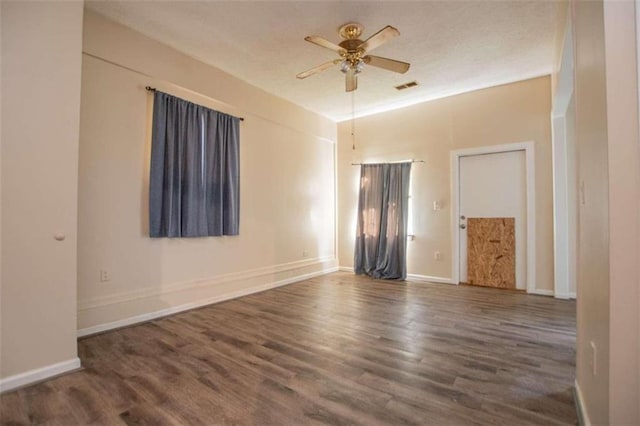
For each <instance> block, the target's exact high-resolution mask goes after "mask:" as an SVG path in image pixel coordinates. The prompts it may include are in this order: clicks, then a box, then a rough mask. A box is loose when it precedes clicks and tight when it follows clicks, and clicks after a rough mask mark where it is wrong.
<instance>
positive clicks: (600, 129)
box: [573, 2, 610, 424]
mask: <svg viewBox="0 0 640 426" xmlns="http://www.w3.org/2000/svg"><path fill="white" fill-rule="evenodd" d="M574 6H575V7H574V21H573V25H574V31H575V33H574V40H575V48H576V50H575V58H576V63H575V108H576V140H577V146H578V150H577V151H578V152H577V154H578V155H577V159H578V167H577V169H578V186H579V206H578V215H579V217H578V223H579V226H578V293H577V300H578V302H577V319H578V330H577V342H576V352H577V354H576V358H577V359H576V362H577V365H576V379H577V384H578V387H579V389H580V393H581V395H582V397H583V401H584V405H585V407H586V411H587V416H588V418H589V419H590V420H591V422H593V423H594V424H607V423H608V420H609V404H608V394H609V392H608V389H609V324H610V323H609V226H608V220H609V211H608V201H609V200H608V196H609V194H608V192H609V191H608V190H609V188H608V172H609V171H608V167H607V157H608V153H607V111H606V81H605V62H604V27H603V8H602V2H577V3H575V4H574ZM591 342H593V344H594V345H595V346H596V351H597V360H596V361H597V364H596V368H597V371H596V374H595V375H594V374H593V373H592V360H591V347H590V345H591Z"/></svg>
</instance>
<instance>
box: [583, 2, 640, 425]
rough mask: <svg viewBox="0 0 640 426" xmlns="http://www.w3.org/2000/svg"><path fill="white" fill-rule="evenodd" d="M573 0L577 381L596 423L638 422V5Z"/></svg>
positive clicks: (588, 413) (586, 411)
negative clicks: (577, 197)
mask: <svg viewBox="0 0 640 426" xmlns="http://www.w3.org/2000/svg"><path fill="white" fill-rule="evenodd" d="M572 6H573V20H574V31H575V43H576V93H575V95H576V98H575V100H576V140H577V147H578V180H579V185H580V187H583V188H584V189H583V190H581V192H582V193H583V195H582V196H581V197H580V198H581V199H580V202H579V215H580V216H579V242H578V279H579V285H578V340H577V371H576V385H577V387H578V389H579V394H580V396H581V398H582V401H581V402H582V407H583V412H584V414H585V417H586V418H587V419H589V420H590V421H591V423H592V424H612V425H627V424H629V425H631V424H639V423H640V408H639V407H640V404H639V402H640V374H639V371H640V370H639V363H640V357H639V353H640V338H639V333H640V328H639V324H638V319H639V318H640V317H639V315H640V309H639V289H638V277H639V276H640V266H639V262H638V259H639V258H640V216H639V214H640V208H639V205H638V203H639V202H640V149H639V148H640V146H639V139H638V130H639V123H638V85H637V82H638V80H637V78H638V74H637V67H636V65H637V62H636V40H637V38H636V22H635V8H634V3H633V2H605V3H603V2H600V1H597V2H596V1H591V2H578V1H576V2H574V3H573V5H572ZM592 343H593V344H594V345H595V346H596V350H597V356H596V364H595V365H596V368H595V369H594V365H593V362H594V361H593V353H592V349H591V347H590V345H591V344H592ZM594 370H595V371H594Z"/></svg>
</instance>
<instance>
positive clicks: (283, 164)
mask: <svg viewBox="0 0 640 426" xmlns="http://www.w3.org/2000/svg"><path fill="white" fill-rule="evenodd" d="M84 51H85V55H84V57H83V75H82V77H83V78H82V117H81V132H80V135H81V137H80V187H79V223H78V226H79V241H78V249H79V256H78V259H79V268H78V291H79V295H78V296H79V322H78V324H79V325H78V326H79V329H81V330H84V332H87V331H89V332H90V331H96V330H97V329H100V327H102V326H104V325H105V324H108V323H113V322H116V321H121V320H126V319H127V318H131V317H138V319H140V317H139V316H141V315H142V316H144V315H148V314H151V313H153V312H158V311H163V312H167V310H172V309H177V308H178V307H189V306H194V305H195V304H200V303H204V302H207V301H214V300H219V299H221V298H225V297H230V296H232V295H238V294H241V293H243V292H250V291H253V290H257V289H263V288H265V287H264V286H269V285H271V284H273V283H276V282H280V281H283V280H290V279H295V277H302V276H308V274H314V273H321V272H322V271H327V270H331V268H333V267H335V266H336V265H337V261H336V253H335V189H334V188H335V165H334V161H335V140H336V125H335V123H333V122H331V121H329V120H327V119H325V118H322V117H320V116H318V115H315V114H312V113H310V112H308V111H306V110H304V109H302V108H299V107H297V106H294V105H293V104H290V103H288V102H286V101H284V100H282V99H280V98H277V97H275V96H272V95H268V94H266V93H265V92H262V91H261V90H258V89H257V88H254V87H252V86H249V85H248V84H246V83H244V82H242V81H240V80H237V79H235V78H234V77H232V76H230V75H228V74H224V73H222V72H221V71H219V70H217V69H215V68H212V67H210V66H207V65H205V64H203V63H201V62H198V61H196V60H194V59H191V58H189V57H187V56H185V55H183V54H181V53H179V52H178V51H176V50H173V49H171V48H169V47H167V46H165V45H162V44H160V43H157V42H154V41H152V40H150V39H148V38H146V37H144V36H142V35H141V34H139V33H136V32H134V31H132V30H129V29H127V28H125V27H122V26H120V25H117V24H115V23H112V22H110V21H108V20H106V19H104V18H102V17H100V16H98V15H96V14H93V13H91V12H86V17H85V34H84ZM96 57H98V58H103V59H106V61H105V60H102V59H98V58H96ZM107 61H108V62H107ZM110 62H112V63H110ZM113 62H115V63H116V64H121V65H123V66H125V67H126V68H129V69H125V68H123V67H120V66H117V65H114V64H113ZM131 69H133V70H136V71H132V70H131ZM148 76H153V77H148ZM146 85H151V86H154V87H157V88H158V89H160V90H163V91H166V92H169V93H171V94H175V95H177V96H180V97H183V98H185V99H188V100H191V101H193V102H197V103H200V104H203V105H207V106H209V107H211V108H214V109H217V110H220V111H223V112H227V113H230V114H233V115H236V116H243V117H245V118H246V119H245V121H244V122H242V123H241V125H240V128H241V134H240V135H241V143H240V145H241V148H240V153H241V159H240V167H241V177H240V182H241V200H240V206H241V207H240V212H241V217H240V235H239V236H237V237H218V238H198V239H172V240H169V239H154V240H152V239H150V238H148V236H147V235H148V234H147V232H148V231H147V216H148V210H147V192H148V182H147V179H148V173H149V170H148V164H149V152H150V137H151V135H150V119H151V118H150V117H151V116H150V114H151V111H152V96H151V94H150V93H148V92H146V91H145V90H144V87H145V86H146ZM101 269H107V270H109V272H110V274H111V281H109V282H106V283H105V282H100V270H101ZM96 327H97V328H96Z"/></svg>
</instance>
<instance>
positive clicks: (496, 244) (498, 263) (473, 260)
mask: <svg viewBox="0 0 640 426" xmlns="http://www.w3.org/2000/svg"><path fill="white" fill-rule="evenodd" d="M515 222H516V221H515V218H513V217H492V218H467V253H468V255H467V271H468V272H467V273H468V278H467V281H468V283H469V284H473V285H480V286H486V287H498V288H511V289H515V288H516V236H515Z"/></svg>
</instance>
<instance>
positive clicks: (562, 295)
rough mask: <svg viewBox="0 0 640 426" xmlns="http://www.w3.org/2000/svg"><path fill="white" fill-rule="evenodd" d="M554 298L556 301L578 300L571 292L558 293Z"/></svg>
mask: <svg viewBox="0 0 640 426" xmlns="http://www.w3.org/2000/svg"><path fill="white" fill-rule="evenodd" d="M554 297H555V298H556V299H575V298H576V294H575V293H574V292H570V293H556V294H554Z"/></svg>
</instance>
